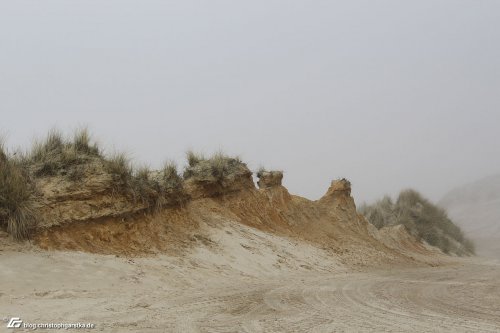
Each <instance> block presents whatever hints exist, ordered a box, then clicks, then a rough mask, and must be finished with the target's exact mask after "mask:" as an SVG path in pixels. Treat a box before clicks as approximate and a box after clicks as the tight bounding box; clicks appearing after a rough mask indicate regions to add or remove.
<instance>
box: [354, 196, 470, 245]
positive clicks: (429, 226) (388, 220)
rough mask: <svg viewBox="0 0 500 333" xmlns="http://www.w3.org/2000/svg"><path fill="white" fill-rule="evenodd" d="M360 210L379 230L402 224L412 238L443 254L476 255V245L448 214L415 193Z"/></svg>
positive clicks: (385, 200)
mask: <svg viewBox="0 0 500 333" xmlns="http://www.w3.org/2000/svg"><path fill="white" fill-rule="evenodd" d="M359 210H360V212H361V213H362V214H363V215H365V217H366V218H367V219H368V221H370V222H371V223H372V224H373V225H375V227H377V228H378V229H380V228H382V227H386V226H394V225H398V224H402V225H404V226H405V227H406V229H407V230H408V231H409V232H410V233H411V234H412V235H414V236H415V237H417V238H418V239H423V240H425V241H426V242H427V243H429V244H430V245H433V246H436V247H438V248H440V249H441V250H442V251H443V252H444V253H455V254H458V255H469V254H473V253H474V245H473V243H472V242H471V241H470V240H469V239H467V238H466V237H465V236H464V234H463V232H462V230H460V228H459V227H458V226H457V225H455V224H454V223H453V222H452V221H451V220H450V219H449V218H448V216H447V214H446V211H445V210H444V209H442V208H440V207H438V206H436V205H434V204H432V203H431V202H430V201H429V200H427V199H425V198H423V197H422V195H420V194H419V193H418V192H416V191H414V190H405V191H402V192H401V193H400V194H399V197H398V199H397V200H396V202H393V201H392V199H391V198H390V197H388V196H386V197H384V198H383V199H382V200H380V201H378V202H376V203H375V204H373V205H369V206H368V205H363V206H361V207H360V209H359Z"/></svg>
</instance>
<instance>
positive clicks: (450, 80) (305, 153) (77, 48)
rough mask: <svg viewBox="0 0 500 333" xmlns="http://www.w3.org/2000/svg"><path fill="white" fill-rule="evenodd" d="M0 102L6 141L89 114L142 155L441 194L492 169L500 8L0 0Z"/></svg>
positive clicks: (107, 140)
mask: <svg viewBox="0 0 500 333" xmlns="http://www.w3.org/2000/svg"><path fill="white" fill-rule="evenodd" d="M0 112H1V117H0V133H2V135H3V136H4V137H6V141H7V145H8V146H10V147H15V146H22V147H27V146H29V144H30V142H31V141H32V139H33V138H34V137H40V136H43V135H44V134H45V133H46V132H47V131H48V130H49V129H50V128H52V127H54V126H55V127H58V128H61V129H63V130H64V131H65V132H67V133H71V131H72V130H73V129H75V128H76V127H78V126H81V125H87V126H88V127H89V128H90V129H91V131H92V133H93V134H94V136H95V137H96V138H97V139H98V141H99V142H101V143H102V144H103V145H104V147H105V148H106V149H107V151H113V150H126V151H128V152H129V153H130V155H131V157H133V158H134V161H135V162H137V163H138V164H141V163H149V164H150V165H151V166H152V167H158V166H160V165H161V164H162V162H163V161H165V160H166V159H175V160H177V161H179V162H180V163H183V156H184V152H185V151H186V149H188V148H194V149H195V150H199V151H204V152H206V153H210V152H213V151H216V150H219V149H223V150H225V151H226V152H228V153H230V154H239V155H240V156H241V157H242V158H243V159H244V161H246V162H248V164H249V167H250V168H252V169H256V168H258V167H259V166H260V165H263V166H265V167H267V168H271V169H273V168H276V169H282V170H284V171H285V179H284V183H285V185H286V186H287V187H288V189H289V190H290V192H292V193H295V194H300V195H303V196H306V197H308V198H310V199H316V198H319V197H320V196H321V195H322V194H323V193H324V192H325V191H326V189H327V188H328V185H329V182H330V180H331V179H334V178H338V177H347V178H349V179H350V180H351V181H352V183H353V195H354V196H355V199H356V201H357V202H358V203H359V202H362V201H365V200H366V201H369V202H370V201H373V200H375V199H377V198H379V197H380V196H382V195H384V194H386V193H388V194H392V195H395V194H396V193H397V192H399V190H401V189H402V188H407V187H414V188H416V189H418V190H420V191H422V193H423V194H424V195H427V196H429V197H430V198H431V199H434V200H437V199H439V198H440V197H441V196H442V195H443V194H444V193H445V192H447V191H448V190H450V189H451V188H453V187H456V186H457V185H461V184H464V183H467V182H470V181H473V180H476V179H479V178H481V177H483V176H486V175H489V174H494V173H499V172H500V1H496V0H492V1H487V0H482V1H477V0H471V1H459V0H450V1H438V0H432V1H422V0H419V1H399V0H398V1H371V0H370V1H342V2H340V1H288V0H287V1H284V0H283V1H269V0H266V1H255V0H254V1H186V0H182V1H175V2H173V1H124V0H119V1H102V0H99V1H88V0H86V1H66V0H65V1H19V0H15V1H14V0H12V1H2V2H0Z"/></svg>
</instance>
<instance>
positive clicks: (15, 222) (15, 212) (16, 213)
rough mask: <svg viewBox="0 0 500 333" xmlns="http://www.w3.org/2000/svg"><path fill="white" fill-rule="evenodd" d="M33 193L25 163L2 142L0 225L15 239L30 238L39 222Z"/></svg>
mask: <svg viewBox="0 0 500 333" xmlns="http://www.w3.org/2000/svg"><path fill="white" fill-rule="evenodd" d="M32 193H33V190H32V186H31V182H30V180H29V177H28V174H27V172H26V171H25V170H24V168H23V165H22V164H21V163H19V161H17V160H15V159H12V158H10V157H9V156H8V155H7V153H6V152H5V149H4V147H3V144H2V143H0V225H1V226H3V227H6V230H7V232H8V233H9V234H11V235H12V236H13V237H14V238H15V239H24V238H28V237H29V235H30V232H31V230H32V228H33V227H34V226H35V225H36V223H37V218H36V214H35V212H34V210H33V208H32Z"/></svg>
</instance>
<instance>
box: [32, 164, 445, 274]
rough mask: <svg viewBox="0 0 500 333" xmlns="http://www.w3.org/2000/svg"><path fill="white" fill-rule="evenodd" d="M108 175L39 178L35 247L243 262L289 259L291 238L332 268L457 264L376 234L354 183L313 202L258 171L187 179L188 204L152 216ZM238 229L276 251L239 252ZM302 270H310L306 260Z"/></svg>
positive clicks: (401, 235)
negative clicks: (112, 185)
mask: <svg viewBox="0 0 500 333" xmlns="http://www.w3.org/2000/svg"><path fill="white" fill-rule="evenodd" d="M245 168H246V166H245ZM108 178H109V176H108V175H107V174H106V173H105V172H100V171H99V168H93V169H92V172H90V173H88V174H87V176H86V177H84V178H83V179H82V180H81V181H80V182H78V183H75V182H70V181H68V180H66V179H65V178H64V177H59V176H54V177H45V178H40V179H37V180H36V182H37V184H36V186H37V189H38V197H37V201H36V202H37V211H38V213H39V216H40V217H41V221H42V223H40V224H39V226H38V227H37V230H36V232H35V233H34V235H33V237H32V238H33V241H34V244H36V245H37V246H39V247H41V248H42V249H46V250H76V251H83V252H91V253H98V254H114V255H125V256H148V255H153V254H161V253H165V254H168V255H174V256H183V255H186V254H188V253H190V254H191V255H192V254H193V253H196V252H197V251H209V252H208V253H211V256H217V255H223V252H224V251H228V253H227V255H229V256H230V257H232V258H233V259H235V262H236V261H238V260H241V258H239V257H237V254H238V253H239V251H241V249H240V247H241V248H242V249H243V250H244V252H245V254H247V255H248V253H247V252H250V255H255V256H257V257H258V253H259V251H265V250H263V249H264V248H266V247H267V248H268V249H271V250H272V251H271V252H273V253H278V252H280V251H279V249H276V247H279V246H280V245H279V244H280V242H282V241H283V242H288V243H289V242H292V244H295V245H294V246H297V244H299V245H300V246H306V247H312V248H314V249H315V250H314V251H317V253H316V256H325V257H330V258H331V264H332V265H334V266H335V265H336V264H337V263H338V265H339V267H340V266H349V267H358V266H359V267H362V266H380V265H382V264H411V265H418V264H430V265H436V264H439V263H442V262H445V261H447V259H446V258H445V256H443V255H442V254H441V253H440V252H439V251H438V250H436V249H434V248H431V247H429V246H425V245H423V244H421V243H420V242H419V241H417V240H416V239H414V238H412V237H411V236H410V235H409V234H407V233H405V232H404V231H402V230H400V229H394V230H382V231H378V230H376V229H375V228H373V227H372V226H371V225H370V224H369V223H368V222H367V221H366V219H365V218H364V217H363V216H361V215H359V214H358V213H357V211H356V206H355V204H354V200H353V198H352V197H351V184H350V183H349V182H348V181H347V180H345V179H342V180H336V181H333V182H332V184H331V186H330V187H329V189H328V191H327V193H326V194H325V195H324V196H323V197H322V198H321V199H320V200H317V201H310V200H307V199H305V198H302V197H299V196H294V195H291V194H290V193H289V192H288V191H287V189H286V188H285V187H283V186H282V185H281V178H279V181H272V182H265V186H261V187H262V188H261V189H257V188H256V187H255V184H254V182H253V180H252V174H251V172H250V171H249V170H248V169H246V170H243V169H242V170H240V172H239V173H238V174H237V175H236V176H235V177H232V178H229V179H226V180H225V183H224V186H220V185H219V186H218V187H217V188H214V187H212V185H211V184H210V183H202V182H198V183H196V182H192V181H189V180H187V181H184V190H185V192H186V194H187V197H188V199H187V200H183V201H182V204H179V205H171V206H167V207H163V208H161V209H159V210H151V209H150V207H147V206H146V205H145V204H144V203H141V202H140V201H138V202H135V201H131V200H130V198H127V197H126V196H123V195H120V194H119V193H113V192H112V191H110V190H109V182H110V179H108ZM261 183H262V182H261ZM228 227H230V228H232V230H233V231H230V230H228V229H227V228H228ZM235 228H236V229H235ZM242 228H243V229H242ZM223 230H225V231H224V233H222V231H223ZM235 230H236V232H243V234H245V233H246V234H248V233H249V232H250V231H249V230H254V231H255V232H259V233H261V234H262V233H264V234H267V235H270V237H271V236H272V237H274V238H273V239H274V243H276V244H274V245H273V244H272V243H273V242H271V243H269V242H267V243H266V242H264V240H263V237H262V236H259V237H257V239H256V240H254V241H252V242H251V243H252V244H245V241H241V242H239V245H238V246H237V248H238V250H239V251H235V250H234V246H233V248H228V247H227V244H228V242H227V239H228V237H227V236H228V235H230V234H231V233H232V232H235ZM221 235H223V236H224V237H222V236H221ZM240 236H241V235H240ZM243 238H244V237H243ZM223 239H225V240H226V241H223ZM240 239H241V237H240ZM259 239H260V240H262V242H264V243H262V242H261V243H259ZM230 243H231V242H230ZM233 245H234V244H233ZM259 248H260V249H259ZM307 251H309V250H307ZM231 252H234V254H231ZM282 252H283V251H282ZM286 253H290V251H284V252H283V258H282V261H283V262H286V261H287V260H288V259H290V258H286ZM320 253H321V254H320ZM290 255H291V254H290ZM208 257H210V256H208ZM299 261H300V260H299ZM290 262H291V261H290V260H288V263H289V264H290ZM297 265H299V266H300V265H304V267H307V264H306V263H302V264H297ZM301 267H302V266H301Z"/></svg>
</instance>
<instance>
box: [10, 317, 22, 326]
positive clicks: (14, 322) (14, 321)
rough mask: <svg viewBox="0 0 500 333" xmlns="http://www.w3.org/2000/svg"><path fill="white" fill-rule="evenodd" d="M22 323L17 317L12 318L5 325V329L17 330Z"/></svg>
mask: <svg viewBox="0 0 500 333" xmlns="http://www.w3.org/2000/svg"><path fill="white" fill-rule="evenodd" d="M22 323H23V321H22V320H21V318H19V317H12V318H10V320H9V322H8V323H7V328H19V327H21V324H22Z"/></svg>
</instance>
